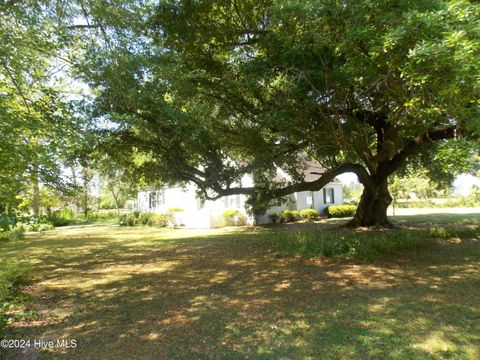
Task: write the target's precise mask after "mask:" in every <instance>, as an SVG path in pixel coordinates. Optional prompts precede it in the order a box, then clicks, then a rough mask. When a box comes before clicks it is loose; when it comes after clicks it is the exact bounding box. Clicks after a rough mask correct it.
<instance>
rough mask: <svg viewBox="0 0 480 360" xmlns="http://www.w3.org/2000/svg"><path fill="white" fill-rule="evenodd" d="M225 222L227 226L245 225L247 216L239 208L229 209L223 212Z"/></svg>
mask: <svg viewBox="0 0 480 360" xmlns="http://www.w3.org/2000/svg"><path fill="white" fill-rule="evenodd" d="M223 223H224V224H225V226H245V225H247V217H246V216H245V214H244V213H242V212H241V211H240V210H238V209H228V210H225V211H224V212H223Z"/></svg>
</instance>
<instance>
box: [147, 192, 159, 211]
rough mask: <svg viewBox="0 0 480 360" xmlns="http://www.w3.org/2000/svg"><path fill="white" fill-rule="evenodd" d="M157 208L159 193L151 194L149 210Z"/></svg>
mask: <svg viewBox="0 0 480 360" xmlns="http://www.w3.org/2000/svg"><path fill="white" fill-rule="evenodd" d="M156 207H157V192H156V191H154V192H151V193H150V195H149V196H148V208H149V209H155V208H156Z"/></svg>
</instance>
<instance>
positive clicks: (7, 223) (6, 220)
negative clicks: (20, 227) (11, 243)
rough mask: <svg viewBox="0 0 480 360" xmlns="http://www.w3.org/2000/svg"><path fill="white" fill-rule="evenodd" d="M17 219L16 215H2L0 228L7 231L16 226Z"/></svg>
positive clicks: (0, 216)
mask: <svg viewBox="0 0 480 360" xmlns="http://www.w3.org/2000/svg"><path fill="white" fill-rule="evenodd" d="M16 222H17V219H16V218H15V217H14V216H8V215H3V214H2V215H0V230H3V231H7V230H9V229H10V227H12V226H15V224H16Z"/></svg>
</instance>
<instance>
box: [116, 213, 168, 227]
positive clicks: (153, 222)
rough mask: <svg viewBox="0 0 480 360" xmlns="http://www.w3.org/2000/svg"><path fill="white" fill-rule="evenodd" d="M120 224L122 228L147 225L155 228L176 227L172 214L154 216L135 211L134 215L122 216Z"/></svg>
mask: <svg viewBox="0 0 480 360" xmlns="http://www.w3.org/2000/svg"><path fill="white" fill-rule="evenodd" d="M119 224H120V226H138V225H145V226H154V227H168V226H173V225H175V219H174V216H173V214H172V213H165V214H152V213H140V212H138V211H134V212H133V213H132V214H126V215H122V216H120V218H119Z"/></svg>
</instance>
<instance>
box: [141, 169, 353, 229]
mask: <svg viewBox="0 0 480 360" xmlns="http://www.w3.org/2000/svg"><path fill="white" fill-rule="evenodd" d="M252 184H253V181H252V179H251V178H250V177H248V176H245V177H244V178H243V179H242V181H241V185H242V186H252ZM325 188H331V189H333V191H334V203H331V204H325V202H324V196H323V189H321V190H319V191H314V192H313V204H309V203H308V200H307V199H308V197H309V196H311V194H312V192H310V191H303V192H299V193H294V194H291V195H290V196H289V200H288V201H287V202H283V203H282V204H281V205H280V206H278V205H272V206H271V207H270V208H269V209H268V210H267V211H266V213H265V215H262V216H260V217H259V218H258V219H257V220H258V223H259V224H267V223H270V222H271V220H270V218H269V216H268V215H271V214H274V213H277V214H278V213H280V212H282V211H284V210H298V211H300V210H303V209H309V208H314V209H315V210H317V211H318V212H319V213H323V212H324V210H325V208H326V207H327V206H329V205H341V204H343V186H342V184H341V183H339V182H332V183H329V184H328V185H327V186H326V187H325ZM153 192H157V193H158V192H163V199H164V201H162V202H161V203H157V206H156V207H155V208H150V194H152V193H153ZM246 199H247V198H246V196H245V195H233V196H229V197H222V198H220V199H218V200H215V201H210V200H206V201H205V202H204V203H203V206H201V201H200V200H199V199H198V198H197V196H196V192H195V187H194V186H193V185H188V186H186V187H185V188H180V187H172V188H168V187H165V188H159V189H148V190H144V191H140V192H139V193H138V207H137V210H138V211H140V212H151V213H157V214H158V213H165V212H167V211H168V209H170V208H182V209H183V210H184V211H182V212H179V213H175V216H176V218H177V223H179V224H181V225H183V226H185V227H188V228H212V227H220V226H222V225H223V212H224V211H225V210H227V209H232V208H233V209H238V210H240V211H241V212H242V213H244V214H245V215H246V216H247V219H248V223H250V224H253V218H252V217H249V216H248V214H247V211H246V209H245V201H246Z"/></svg>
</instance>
